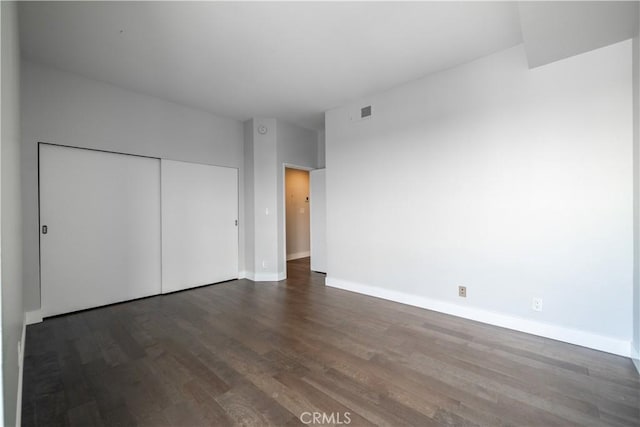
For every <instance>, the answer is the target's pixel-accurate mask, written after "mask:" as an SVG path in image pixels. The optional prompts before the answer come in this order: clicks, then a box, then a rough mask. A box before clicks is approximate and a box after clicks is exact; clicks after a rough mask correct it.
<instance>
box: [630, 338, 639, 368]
mask: <svg viewBox="0 0 640 427" xmlns="http://www.w3.org/2000/svg"><path fill="white" fill-rule="evenodd" d="M631 360H632V361H633V365H634V366H635V367H636V371H638V375H640V353H639V352H638V350H636V349H635V347H634V346H633V344H632V345H631Z"/></svg>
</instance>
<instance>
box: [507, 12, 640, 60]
mask: <svg viewBox="0 0 640 427" xmlns="http://www.w3.org/2000/svg"><path fill="white" fill-rule="evenodd" d="M519 10H520V22H521V25H522V36H523V39H524V43H525V46H526V49H527V58H528V60H529V67H538V66H540V65H545V64H548V63H550V62H554V61H557V60H559V59H563V58H566V57H568V56H572V55H577V54H579V53H584V52H588V51H590V50H593V49H597V48H599V47H603V46H607V45H609V44H612V43H616V42H619V41H622V40H626V39H628V38H631V37H633V36H634V35H635V34H637V32H638V2H637V1H565V2H560V1H527V2H520V3H519Z"/></svg>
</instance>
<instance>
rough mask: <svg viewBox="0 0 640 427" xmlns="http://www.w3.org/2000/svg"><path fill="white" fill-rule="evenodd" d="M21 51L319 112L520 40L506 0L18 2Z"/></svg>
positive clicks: (220, 99) (233, 110) (237, 114)
mask: <svg viewBox="0 0 640 427" xmlns="http://www.w3.org/2000/svg"><path fill="white" fill-rule="evenodd" d="M20 37H21V40H20V42H21V47H22V53H23V56H24V57H25V58H27V59H29V60H32V61H35V62H40V63H44V64H48V65H51V66H54V67H57V68H60V69H63V70H68V71H72V72H75V73H78V74H82V75H85V76H87V77H90V78H94V79H97V80H101V81H105V82H109V83H112V84H115V85H118V86H120V87H124V88H127V89H131V90H135V91H138V92H142V93H146V94H149V95H153V96H157V97H160V98H164V99H167V100H171V101H174V102H178V103H181V104H185V105H189V106H192V107H196V108H200V109H204V110H206V111H209V112H211V113H214V114H217V115H221V116H224V117H230V118H234V119H238V120H246V119H248V118H250V117H276V118H280V119H284V120H286V121H289V122H292V123H296V124H298V125H301V126H304V127H308V128H315V129H321V128H323V126H324V111H326V110H328V109H330V108H332V107H336V106H339V105H342V104H345V103H347V102H349V101H351V100H354V99H357V98H361V97H363V96H367V95H369V94H372V93H376V92H380V91H384V90H387V89H389V88H392V87H394V86H397V85H399V84H402V83H405V82H408V81H411V80H414V79H417V78H420V77H422V76H424V75H427V74H429V73H433V72H435V71H438V70H443V69H446V68H450V67H452V66H455V65H457V64H461V63H464V62H468V61H470V60H473V59H475V58H478V57H481V56H484V55H487V54H490V53H493V52H497V51H500V50H503V49H506V48H509V47H511V46H514V45H516V44H519V43H521V42H522V35H521V31H520V20H519V16H518V8H517V6H516V4H515V3H512V2H495V3H494V2H428V3H427V2H425V3H399V2H376V3H369V2H357V3H346V2H344V3H337V2H321V3H310V2H303V3H266V2H262V3H244V2H240V3H210V2H196V3H191V2H190V3H180V2H135V3H133V2H132V3H120V2H105V3H98V2H82V3H79V2H70V3H58V2H44V3H35V2H22V3H21V4H20Z"/></svg>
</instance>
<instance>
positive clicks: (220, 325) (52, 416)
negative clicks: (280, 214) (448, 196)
mask: <svg viewBox="0 0 640 427" xmlns="http://www.w3.org/2000/svg"><path fill="white" fill-rule="evenodd" d="M288 274H289V279H288V280H287V281H286V282H280V283H278V284H273V283H253V282H250V281H247V280H238V281H233V282H227V283H221V284H218V285H213V286H207V287H202V288H197V289H193V290H189V291H184V292H179V293H175V294H171V295H167V296H158V297H152V298H147V299H143V300H138V301H133V302H128V303H123V304H118V305H113V306H109V307H104V308H99V309H95V310H89V311H84V312H80V313H75V314H70V315H66V316H61V317H57V318H52V319H48V320H45V321H44V322H43V323H40V324H37V325H32V326H29V327H28V328H27V340H26V341H27V342H26V356H25V370H24V395H23V412H22V420H23V425H24V426H54V425H55V426H57V425H70V426H93V425H103V426H112V425H120V426H134V425H145V426H154V427H156V426H165V425H173V426H201V425H202V426H204V425H235V424H242V425H278V426H282V425H300V424H302V423H303V422H304V423H309V422H312V421H318V422H319V423H320V422H324V423H325V424H331V423H332V422H333V423H336V424H339V423H343V424H346V423H347V422H348V421H349V422H350V424H351V425H373V424H377V425H390V426H400V425H415V426H429V425H486V426H498V425H523V426H524V425H526V426H553V425H562V426H564V425H629V426H638V425H640V409H639V406H640V381H639V379H638V375H637V373H636V372H635V370H634V368H633V366H632V363H631V361H630V360H628V359H625V358H623V357H617V356H613V355H610V354H606V353H601V352H597V351H593V350H588V349H585V348H582V347H577V346H573V345H569V344H564V343H560V342H556V341H552V340H548V339H544V338H540V337H535V336H532V335H527V334H522V333H518V332H514V331H510V330H506V329H501V328H496V327H492V326H488V325H484V324H481V323H476V322H472V321H468V320H463V319H459V318H456V317H452V316H447V315H444V314H439V313H436V312H432V311H428V310H421V309H418V308H414V307H409V306H406V305H401V304H396V303H392V302H388V301H383V300H379V299H375V298H369V297H365V296H362V295H357V294H354V293H350V292H345V291H341V290H337V289H332V288H327V287H324V286H323V285H322V283H323V279H324V276H323V275H320V274H317V273H310V272H309V260H308V259H305V260H298V261H294V262H290V263H289V273H288ZM314 412H315V413H324V416H325V418H324V419H323V418H321V414H316V415H315V416H316V418H315V419H314V418H313V417H314V414H313V413H314ZM300 417H302V419H301V418H300ZM316 425H317V424H316Z"/></svg>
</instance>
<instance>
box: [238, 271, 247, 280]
mask: <svg viewBox="0 0 640 427" xmlns="http://www.w3.org/2000/svg"><path fill="white" fill-rule="evenodd" d="M246 278H247V272H246V271H244V270H243V271H239V272H238V279H246Z"/></svg>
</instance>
